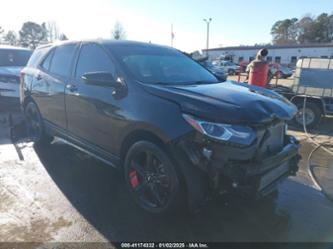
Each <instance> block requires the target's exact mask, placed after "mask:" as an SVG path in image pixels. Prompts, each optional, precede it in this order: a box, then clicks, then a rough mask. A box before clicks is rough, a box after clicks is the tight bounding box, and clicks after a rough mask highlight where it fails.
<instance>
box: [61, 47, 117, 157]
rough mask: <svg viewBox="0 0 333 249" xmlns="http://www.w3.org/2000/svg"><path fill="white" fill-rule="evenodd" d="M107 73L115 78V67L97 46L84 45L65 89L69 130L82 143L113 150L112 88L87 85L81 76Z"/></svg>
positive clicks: (114, 109) (113, 103) (113, 110)
mask: <svg viewBox="0 0 333 249" xmlns="http://www.w3.org/2000/svg"><path fill="white" fill-rule="evenodd" d="M98 71H107V72H110V73H111V74H112V75H113V76H115V67H114V64H113V62H112V60H111V58H110V57H109V55H108V54H107V52H106V51H105V50H104V48H103V47H101V46H100V45H99V44H96V43H83V44H82V45H81V48H80V52H79V55H78V58H77V63H76V69H75V72H74V75H73V80H72V82H71V84H68V85H67V86H66V90H65V95H66V110H67V120H68V131H69V132H70V133H71V135H73V136H74V137H76V138H79V139H80V140H81V141H86V142H88V143H90V144H93V145H96V146H98V147H101V148H103V149H105V150H107V151H112V147H111V144H112V137H113V136H112V131H113V127H114V125H113V123H114V116H115V115H114V112H115V111H116V110H117V107H116V101H117V100H116V99H114V98H113V95H112V92H113V88H112V87H103V86H97V85H88V84H86V83H84V82H83V80H82V78H81V77H82V75H83V74H85V73H89V72H98Z"/></svg>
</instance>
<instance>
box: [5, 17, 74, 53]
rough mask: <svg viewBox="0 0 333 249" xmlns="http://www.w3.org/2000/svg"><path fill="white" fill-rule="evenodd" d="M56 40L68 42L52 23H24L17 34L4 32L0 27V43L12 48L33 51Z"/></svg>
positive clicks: (10, 31) (9, 31)
mask: <svg viewBox="0 0 333 249" xmlns="http://www.w3.org/2000/svg"><path fill="white" fill-rule="evenodd" d="M56 40H68V38H67V36H66V35H65V34H63V33H60V31H59V28H58V26H57V24H56V23H55V22H54V21H50V22H47V23H42V24H38V23H35V22H30V21H29V22H25V23H23V25H22V28H21V29H20V30H19V31H18V33H17V32H15V31H14V30H8V31H7V32H5V30H4V29H3V28H2V27H1V26H0V41H1V42H2V43H5V44H9V45H12V46H22V47H26V48H31V49H35V48H36V47H37V46H38V45H39V44H45V43H49V42H54V41H56Z"/></svg>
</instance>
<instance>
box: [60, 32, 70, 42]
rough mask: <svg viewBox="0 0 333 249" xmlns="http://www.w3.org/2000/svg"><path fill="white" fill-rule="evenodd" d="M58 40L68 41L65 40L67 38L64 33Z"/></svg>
mask: <svg viewBox="0 0 333 249" xmlns="http://www.w3.org/2000/svg"><path fill="white" fill-rule="evenodd" d="M59 40H60V41H66V40H68V38H67V36H66V35H65V34H64V33H62V34H61V35H60V36H59Z"/></svg>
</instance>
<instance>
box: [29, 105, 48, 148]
mask: <svg viewBox="0 0 333 249" xmlns="http://www.w3.org/2000/svg"><path fill="white" fill-rule="evenodd" d="M24 116H25V120H26V124H27V129H28V136H30V137H31V138H32V140H33V141H34V143H35V144H37V145H40V144H43V145H47V144H50V143H51V142H52V140H53V137H52V136H50V135H48V134H46V132H45V128H44V123H43V118H42V116H41V114H40V112H39V109H38V106H37V105H36V104H35V103H34V102H29V103H28V104H27V105H26V106H25V108H24Z"/></svg>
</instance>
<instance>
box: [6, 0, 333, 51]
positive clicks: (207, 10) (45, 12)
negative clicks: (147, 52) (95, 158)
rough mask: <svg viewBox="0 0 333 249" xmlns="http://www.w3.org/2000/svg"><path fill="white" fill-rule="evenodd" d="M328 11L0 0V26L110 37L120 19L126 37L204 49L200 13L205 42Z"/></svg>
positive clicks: (291, 3)
mask: <svg viewBox="0 0 333 249" xmlns="http://www.w3.org/2000/svg"><path fill="white" fill-rule="evenodd" d="M322 12H327V13H333V1H332V0H316V1H313V0H278V1H276V0H266V1H263V0H251V1H241V0H164V1H162V0H155V1H154V0H1V15H0V26H2V27H3V28H4V29H5V31H8V30H15V31H18V30H19V29H20V28H21V27H22V24H23V23H24V22H26V21H33V22H37V23H39V24H40V23H42V22H48V21H55V22H56V23H57V26H58V28H59V30H60V31H61V32H62V33H64V34H66V36H67V37H69V38H70V39H74V40H78V39H92V38H110V37H111V30H112V28H113V26H114V24H115V22H116V21H119V22H120V23H121V24H122V25H123V27H124V29H125V31H126V36H127V39H129V40H138V41H144V42H152V43H157V44H164V45H169V46H170V45H171V24H173V30H174V35H175V36H174V42H173V44H174V47H176V48H178V49H181V50H184V51H187V52H192V51H194V50H198V49H204V48H206V24H205V22H204V21H203V19H204V18H212V21H211V24H210V43H209V47H210V48H212V47H219V46H234V45H235V46H237V45H254V44H255V43H268V42H270V41H271V35H270V29H271V27H272V25H273V24H274V23H275V22H276V21H278V20H281V19H285V18H292V17H302V16H304V15H308V14H310V15H314V16H316V15H318V14H320V13H322Z"/></svg>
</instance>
